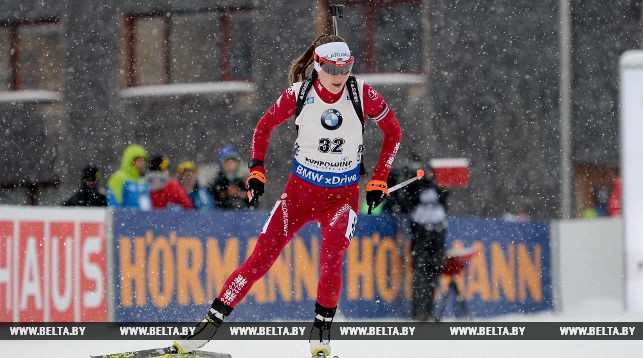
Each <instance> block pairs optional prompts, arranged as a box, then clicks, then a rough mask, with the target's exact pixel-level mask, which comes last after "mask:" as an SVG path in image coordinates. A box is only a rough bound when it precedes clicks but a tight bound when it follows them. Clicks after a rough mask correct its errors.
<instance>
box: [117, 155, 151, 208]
mask: <svg viewBox="0 0 643 358" xmlns="http://www.w3.org/2000/svg"><path fill="white" fill-rule="evenodd" d="M148 159H149V154H148V153H147V151H146V150H145V148H143V147H142V146H140V145H138V144H130V145H128V146H127V147H125V150H123V157H122V160H121V167H120V169H119V170H118V171H116V172H115V173H114V174H113V175H112V176H111V177H110V178H109V181H108V185H107V186H108V195H107V205H108V206H112V207H125V208H138V209H142V210H150V209H151V208H152V201H151V199H150V188H149V186H148V185H147V182H146V181H145V179H144V177H143V172H144V170H145V166H146V164H147V161H148Z"/></svg>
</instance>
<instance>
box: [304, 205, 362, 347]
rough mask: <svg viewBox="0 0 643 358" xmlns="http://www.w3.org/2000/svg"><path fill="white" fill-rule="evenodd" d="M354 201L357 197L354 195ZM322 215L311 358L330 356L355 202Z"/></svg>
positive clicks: (353, 222) (354, 214) (355, 211)
mask: <svg viewBox="0 0 643 358" xmlns="http://www.w3.org/2000/svg"><path fill="white" fill-rule="evenodd" d="M355 198H357V195H355ZM347 199H349V200H347V202H345V203H344V204H342V205H340V206H339V207H338V208H337V209H335V210H330V211H328V212H327V213H325V215H324V217H323V218H322V220H320V223H321V226H322V244H321V248H320V250H319V283H318V285H317V302H316V303H315V321H314V323H313V328H312V331H311V336H310V340H309V342H310V352H311V353H312V354H313V356H315V355H318V354H323V355H325V356H330V352H331V349H330V327H331V324H332V322H333V317H334V316H335V312H336V310H337V302H338V301H339V296H340V294H341V291H342V264H343V260H344V253H345V252H346V249H347V248H348V245H349V244H350V241H351V239H352V237H353V233H354V231H355V225H356V224H357V210H356V209H357V200H356V199H355V200H352V197H349V198H347Z"/></svg>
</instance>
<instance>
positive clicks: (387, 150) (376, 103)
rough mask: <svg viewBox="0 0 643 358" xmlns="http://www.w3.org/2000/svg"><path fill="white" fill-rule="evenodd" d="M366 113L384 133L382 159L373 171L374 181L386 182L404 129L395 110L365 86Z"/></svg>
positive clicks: (374, 91)
mask: <svg viewBox="0 0 643 358" xmlns="http://www.w3.org/2000/svg"><path fill="white" fill-rule="evenodd" d="M363 98H364V112H366V114H367V115H368V116H369V117H370V118H371V119H372V120H373V121H374V122H375V123H376V124H377V126H378V127H380V129H381V130H382V131H383V132H384V140H383V141H382V150H381V152H380V158H379V160H378V161H377V164H376V165H375V169H373V176H372V178H371V179H372V180H381V181H386V178H387V177H388V174H389V172H390V171H391V166H392V164H393V160H394V159H395V155H396V154H397V150H398V149H399V147H400V141H401V140H402V129H401V128H400V123H399V122H398V120H397V117H396V116H395V113H393V110H392V109H391V108H390V107H389V106H388V104H386V102H385V101H384V98H383V97H382V96H381V95H380V94H379V93H378V92H377V91H376V90H374V89H373V88H372V87H370V86H369V85H367V84H364V96H363Z"/></svg>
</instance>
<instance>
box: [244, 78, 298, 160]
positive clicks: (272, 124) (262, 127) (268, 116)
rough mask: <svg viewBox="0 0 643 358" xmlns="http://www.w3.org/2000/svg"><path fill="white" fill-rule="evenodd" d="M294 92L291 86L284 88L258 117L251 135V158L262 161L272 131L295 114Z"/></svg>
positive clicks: (264, 157)
mask: <svg viewBox="0 0 643 358" xmlns="http://www.w3.org/2000/svg"><path fill="white" fill-rule="evenodd" d="M296 104H297V102H296V100H295V92H294V90H293V89H292V87H289V88H288V89H286V90H285V91H284V92H283V93H282V94H281V97H279V99H278V100H277V102H275V103H274V104H273V105H272V107H270V109H269V110H268V111H267V112H266V113H265V114H264V115H263V117H261V119H259V122H257V126H256V127H255V132H254V135H253V136H252V150H251V152H250V153H251V154H250V159H251V160H259V161H261V162H263V161H264V160H265V159H266V152H267V151H268V145H269V144H270V136H271V135H272V131H273V130H274V129H275V128H276V127H277V126H279V125H280V124H282V123H284V122H285V121H286V120H287V119H288V118H290V117H292V115H293V114H295V107H296Z"/></svg>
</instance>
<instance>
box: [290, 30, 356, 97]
mask: <svg viewBox="0 0 643 358" xmlns="http://www.w3.org/2000/svg"><path fill="white" fill-rule="evenodd" d="M331 42H346V41H344V39H342V38H341V37H339V36H337V35H321V36H319V37H318V38H317V39H315V41H313V43H312V44H310V46H308V48H307V49H306V51H304V52H303V53H302V54H301V55H299V57H297V59H295V61H293V63H292V65H291V66H290V71H289V72H288V82H290V84H291V85H292V84H293V83H295V82H301V81H303V80H304V79H306V77H307V76H309V75H311V74H312V73H313V72H314V71H315V70H314V69H312V70H309V69H310V67H311V65H312V64H313V52H314V51H315V49H316V48H317V46H321V45H323V44H327V43H331ZM306 72H309V74H306Z"/></svg>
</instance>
